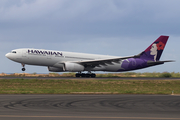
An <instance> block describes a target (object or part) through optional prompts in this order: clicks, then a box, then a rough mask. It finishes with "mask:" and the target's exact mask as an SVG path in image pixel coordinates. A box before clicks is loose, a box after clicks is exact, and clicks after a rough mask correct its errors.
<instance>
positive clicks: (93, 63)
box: [73, 54, 140, 67]
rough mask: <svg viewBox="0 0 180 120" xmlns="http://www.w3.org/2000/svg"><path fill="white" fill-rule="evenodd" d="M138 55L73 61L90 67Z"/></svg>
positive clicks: (118, 61) (105, 64) (117, 61)
mask: <svg viewBox="0 0 180 120" xmlns="http://www.w3.org/2000/svg"><path fill="white" fill-rule="evenodd" d="M139 56H140V54H139V55H135V56H129V57H117V58H110V59H97V60H85V61H76V62H73V63H78V64H81V65H84V66H90V67H96V66H97V67H98V66H100V65H104V66H107V64H111V65H113V63H120V62H121V60H124V59H128V58H138V57H139Z"/></svg>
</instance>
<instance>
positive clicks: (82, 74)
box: [76, 73, 96, 78]
mask: <svg viewBox="0 0 180 120" xmlns="http://www.w3.org/2000/svg"><path fill="white" fill-rule="evenodd" d="M76 77H86V78H89V77H92V78H95V77H96V74H94V73H86V74H85V73H76Z"/></svg>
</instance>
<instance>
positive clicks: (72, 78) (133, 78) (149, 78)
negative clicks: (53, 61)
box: [0, 76, 180, 80]
mask: <svg viewBox="0 0 180 120" xmlns="http://www.w3.org/2000/svg"><path fill="white" fill-rule="evenodd" d="M0 79H44V80H77V79H78V80H107V79H111V80H180V78H155V77H96V78H81V77H80V78H76V77H11V76H10V77H7V76H6V77H3V76H0Z"/></svg>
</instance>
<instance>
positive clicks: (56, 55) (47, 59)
mask: <svg viewBox="0 0 180 120" xmlns="http://www.w3.org/2000/svg"><path fill="white" fill-rule="evenodd" d="M6 57H7V58H9V59H11V60H13V61H15V62H19V63H22V64H28V65H39V66H47V67H56V68H62V69H63V64H64V63H66V62H73V61H76V62H77V61H79V62H82V61H87V60H101V59H110V58H117V56H108V55H97V54H85V53H75V52H64V51H54V50H44V49H31V48H29V49H28V48H24V49H15V50H12V52H10V53H7V54H6ZM119 68H121V63H119V64H118V63H114V64H109V65H100V66H96V67H94V68H91V70H90V71H112V72H115V71H117V70H118V69H119ZM62 71H66V70H65V69H64V70H62ZM84 71H88V68H87V69H84Z"/></svg>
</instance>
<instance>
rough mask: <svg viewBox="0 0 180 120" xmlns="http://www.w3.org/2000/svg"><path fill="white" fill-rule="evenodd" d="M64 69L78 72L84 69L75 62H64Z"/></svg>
mask: <svg viewBox="0 0 180 120" xmlns="http://www.w3.org/2000/svg"><path fill="white" fill-rule="evenodd" d="M65 70H66V71H69V72H80V71H84V66H83V65H80V64H77V63H69V62H67V63H65Z"/></svg>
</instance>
